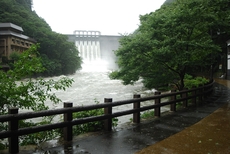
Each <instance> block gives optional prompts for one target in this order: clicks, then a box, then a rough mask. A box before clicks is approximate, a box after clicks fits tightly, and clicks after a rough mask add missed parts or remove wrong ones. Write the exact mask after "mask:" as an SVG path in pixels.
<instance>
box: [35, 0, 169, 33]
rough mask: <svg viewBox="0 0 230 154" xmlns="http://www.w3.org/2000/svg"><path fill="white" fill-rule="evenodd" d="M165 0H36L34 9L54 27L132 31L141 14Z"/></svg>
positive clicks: (60, 29) (58, 29)
mask: <svg viewBox="0 0 230 154" xmlns="http://www.w3.org/2000/svg"><path fill="white" fill-rule="evenodd" d="M164 1H165V0H33V9H34V10H35V11H36V13H37V14H38V16H40V17H42V18H43V19H45V20H46V22H47V23H48V24H49V25H50V27H51V28H52V30H53V31H55V32H58V33H62V34H72V33H73V31H74V30H97V31H101V33H102V35H119V33H121V34H124V33H132V32H133V31H134V30H135V29H137V28H138V25H139V15H144V14H146V13H150V12H153V11H155V10H156V9H159V8H160V6H161V5H162V4H163V3H164Z"/></svg>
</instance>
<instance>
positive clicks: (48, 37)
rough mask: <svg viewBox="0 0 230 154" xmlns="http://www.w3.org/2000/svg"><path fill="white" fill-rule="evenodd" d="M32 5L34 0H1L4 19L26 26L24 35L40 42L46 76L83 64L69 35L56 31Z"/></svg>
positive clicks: (0, 17) (70, 69) (70, 72)
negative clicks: (68, 39)
mask: <svg viewBox="0 0 230 154" xmlns="http://www.w3.org/2000/svg"><path fill="white" fill-rule="evenodd" d="M29 5H31V1H30V0H17V1H15V0H1V1H0V22H2V23H3V22H10V23H13V24H16V25H18V26H20V27H22V28H23V30H24V32H23V34H25V35H27V36H30V37H32V38H34V39H35V40H36V41H37V42H38V43H39V44H40V48H39V50H38V51H39V53H40V55H41V57H42V63H43V65H44V67H45V68H46V70H45V71H44V72H43V73H42V75H45V76H54V75H61V74H72V73H75V71H76V70H78V69H79V68H80V67H81V58H80V57H79V53H78V50H77V49H76V46H75V45H74V43H71V42H68V41H67V36H65V35H62V34H59V33H56V32H53V31H52V29H51V28H50V26H49V25H48V24H47V23H46V22H45V20H44V19H42V18H41V17H39V16H38V15H37V14H36V12H35V11H32V10H31V6H29ZM60 22H61V21H60Z"/></svg>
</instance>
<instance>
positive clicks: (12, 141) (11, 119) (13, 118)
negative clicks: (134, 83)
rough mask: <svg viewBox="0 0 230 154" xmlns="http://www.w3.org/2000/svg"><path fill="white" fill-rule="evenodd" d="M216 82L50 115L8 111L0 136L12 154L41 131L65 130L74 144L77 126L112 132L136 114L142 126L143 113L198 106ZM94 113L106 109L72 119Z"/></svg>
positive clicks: (108, 100) (55, 111) (68, 105)
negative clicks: (22, 124)
mask: <svg viewBox="0 0 230 154" xmlns="http://www.w3.org/2000/svg"><path fill="white" fill-rule="evenodd" d="M213 84H214V81H212V82H210V83H209V84H207V85H204V86H200V87H198V88H192V89H185V90H182V91H178V92H177V91H175V90H172V91H171V92H169V93H164V94H161V93H160V92H156V93H155V95H154V96H150V97H144V98H141V97H140V95H134V97H133V99H129V100H123V101H116V102H113V101H112V98H105V101H104V103H103V104H96V105H87V106H75V107H73V106H72V103H71V102H65V103H64V108H62V109H53V110H47V111H38V112H27V113H18V108H12V109H9V114H7V115H2V116H0V122H8V123H9V129H8V130H7V131H1V132H0V139H3V138H9V139H8V140H9V153H18V152H19V145H18V141H19V138H18V137H19V136H22V135H28V134H32V133H37V132H40V131H47V130H52V129H58V128H63V129H64V131H63V132H64V134H63V135H64V140H66V141H70V140H72V136H73V134H72V127H73V126H74V125H80V124H84V123H88V122H94V121H102V120H103V121H104V122H105V123H104V125H105V130H111V129H112V118H114V117H120V116H124V115H128V114H133V122H135V123H139V122H140V112H143V111H146V110H151V109H154V110H155V112H154V114H155V116H157V117H160V116H161V107H162V106H166V105H170V110H171V111H176V104H177V103H178V102H182V103H183V106H184V107H188V100H192V104H193V105H196V103H197V98H198V100H199V101H200V103H201V101H202V100H203V99H204V98H206V97H207V96H208V95H210V94H211V93H212V92H213ZM162 98H168V101H167V102H161V99H162ZM149 100H153V101H154V102H155V103H154V102H153V104H152V105H148V106H142V107H141V103H142V102H145V101H149ZM126 104H133V109H128V110H125V111H120V112H115V113H113V111H112V109H113V107H115V106H120V105H126ZM94 109H104V115H100V116H94V117H87V118H81V119H73V118H72V114H73V113H74V112H81V111H87V110H94ZM60 114H63V115H64V121H63V122H56V123H52V124H47V125H41V126H34V127H27V128H18V127H19V126H18V121H19V120H23V119H31V118H38V117H43V116H53V115H60Z"/></svg>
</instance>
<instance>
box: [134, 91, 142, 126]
mask: <svg viewBox="0 0 230 154" xmlns="http://www.w3.org/2000/svg"><path fill="white" fill-rule="evenodd" d="M133 98H141V95H139V94H135V95H133ZM140 107H141V103H140V102H135V103H133V109H139V108H140ZM140 115H141V114H140V111H139V112H136V113H133V122H134V123H140Z"/></svg>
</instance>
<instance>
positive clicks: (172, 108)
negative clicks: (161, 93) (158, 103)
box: [170, 90, 176, 112]
mask: <svg viewBox="0 0 230 154" xmlns="http://www.w3.org/2000/svg"><path fill="white" fill-rule="evenodd" d="M174 92H176V90H171V93H174ZM175 100H176V95H173V96H171V101H175ZM170 111H172V112H175V111H176V102H175V103H173V104H170Z"/></svg>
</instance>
